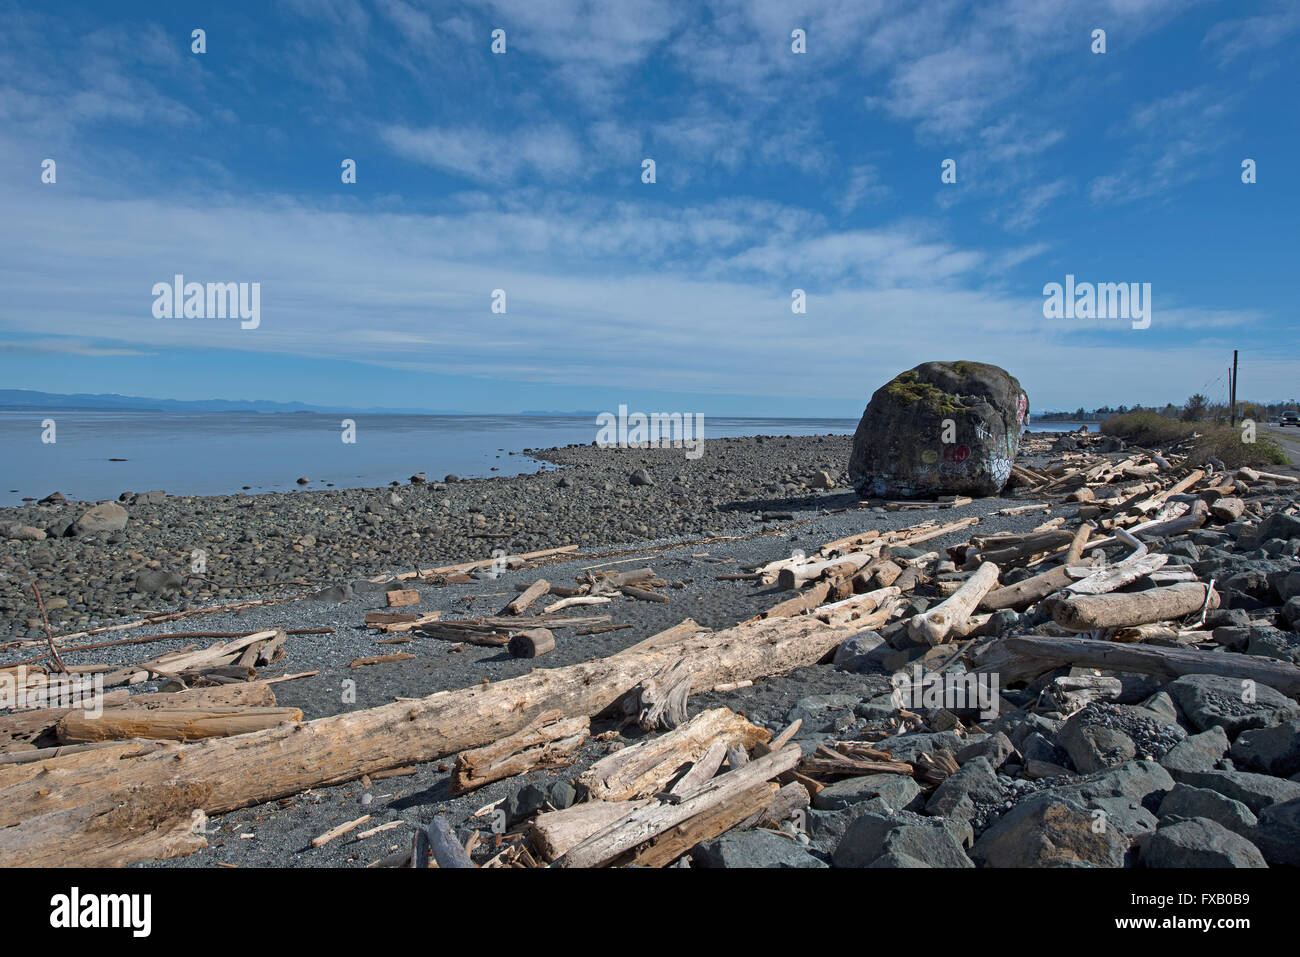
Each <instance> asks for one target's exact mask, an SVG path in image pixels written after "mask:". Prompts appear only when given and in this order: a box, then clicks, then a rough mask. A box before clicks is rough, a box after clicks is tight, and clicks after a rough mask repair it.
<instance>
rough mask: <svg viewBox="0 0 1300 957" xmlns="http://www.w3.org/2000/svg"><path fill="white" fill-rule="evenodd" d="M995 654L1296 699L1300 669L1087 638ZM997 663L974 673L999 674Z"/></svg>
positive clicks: (1031, 643)
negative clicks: (1262, 688) (1224, 682)
mask: <svg viewBox="0 0 1300 957" xmlns="http://www.w3.org/2000/svg"><path fill="white" fill-rule="evenodd" d="M997 652H998V653H999V655H1000V656H1001V657H1004V658H1008V657H1009V658H1029V659H1035V660H1037V661H1038V662H1039V663H1040V666H1041V669H1042V670H1043V671H1048V670H1051V669H1052V668H1055V667H1058V666H1060V665H1065V664H1069V665H1078V666H1080V667H1083V668H1103V669H1106V670H1110V671H1120V672H1124V671H1130V672H1136V673H1138V674H1149V675H1157V676H1160V677H1165V678H1177V677H1178V676H1179V675H1224V676H1226V677H1229V678H1243V679H1249V680H1251V681H1255V682H1258V683H1259V684H1265V685H1268V686H1269V687H1270V688H1274V689H1276V690H1277V691H1280V692H1282V693H1283V694H1285V695H1289V696H1290V697H1292V698H1296V697H1298V696H1300V667H1297V666H1296V665H1293V664H1291V663H1290V662H1287V661H1276V660H1274V659H1271V658H1263V657H1260V656H1258V655H1241V654H1234V653H1232V652H1223V651H1201V650H1199V649H1196V648H1172V647H1165V646H1162V645H1134V644H1126V643H1121V642H1114V641H1095V640H1093V639H1091V638H1032V637H1028V636H1025V637H1017V638H1003V639H1002V640H1001V641H1000V642H998V648H997ZM999 668H1000V665H999V664H998V663H989V664H984V665H981V666H980V668H979V670H980V671H985V670H993V671H996V670H999Z"/></svg>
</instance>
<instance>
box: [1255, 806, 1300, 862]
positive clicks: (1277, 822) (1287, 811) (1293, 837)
mask: <svg viewBox="0 0 1300 957" xmlns="http://www.w3.org/2000/svg"><path fill="white" fill-rule="evenodd" d="M1254 838H1255V845H1256V846H1257V847H1258V848H1259V849H1260V850H1261V851H1262V852H1263V853H1264V860H1266V861H1268V862H1269V863H1270V864H1279V865H1286V866H1287V867H1300V798H1293V799H1292V800H1290V801H1284V802H1282V803H1281V804H1274V805H1273V806H1272V807H1266V808H1264V810H1263V811H1261V812H1260V814H1259V825H1258V826H1257V827H1256V828H1255V834H1254Z"/></svg>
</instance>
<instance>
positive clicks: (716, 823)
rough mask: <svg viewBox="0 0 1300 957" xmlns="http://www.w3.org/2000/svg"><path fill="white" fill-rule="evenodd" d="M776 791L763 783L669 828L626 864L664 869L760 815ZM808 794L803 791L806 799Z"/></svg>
mask: <svg viewBox="0 0 1300 957" xmlns="http://www.w3.org/2000/svg"><path fill="white" fill-rule="evenodd" d="M796 786H797V785H796ZM779 791H780V786H779V785H776V784H772V783H771V782H768V781H762V782H760V783H759V784H757V785H755V786H754V787H752V788H750V789H749V790H748V791H742V792H741V793H740V794H737V795H736V796H735V797H733V798H731V799H730V800H728V801H724V802H722V803H720V804H718V805H716V806H714V807H711V808H709V809H707V810H705V811H704V812H702V813H700V814H697V815H695V816H694V817H692V818H689V819H687V820H685V821H683V822H682V823H681V824H678V825H676V826H674V827H670V828H668V829H667V830H666V831H664V832H663V833H661V834H659V835H658V836H657V837H655V838H653V839H652V840H651V841H649V842H647V843H646V844H644V845H642V846H641V847H640V848H638V849H637V850H636V852H635V853H633V854H632V855H631V856H630V858H629V859H628V860H627V861H626V862H625V863H626V864H628V865H629V866H634V867H666V866H667V865H669V864H671V863H672V862H673V861H675V860H677V858H679V857H681V856H682V855H683V854H685V853H686V852H687V851H689V850H690V849H691V848H693V847H694V846H695V845H696V844H699V843H700V842H701V841H708V840H711V839H713V838H715V837H717V836H718V835H719V834H724V833H726V832H727V831H729V830H731V829H732V828H733V827H737V826H738V825H741V824H743V823H744V822H745V821H746V820H747V819H749V818H751V817H755V816H758V815H762V814H763V812H764V811H765V810H767V808H768V807H770V806H771V805H772V803H773V802H774V801H775V800H776V798H777V794H778V793H779ZM807 794H808V792H807V791H804V796H805V797H807Z"/></svg>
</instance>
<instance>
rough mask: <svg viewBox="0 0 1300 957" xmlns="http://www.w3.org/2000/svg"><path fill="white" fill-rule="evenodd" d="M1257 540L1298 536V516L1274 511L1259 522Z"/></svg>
mask: <svg viewBox="0 0 1300 957" xmlns="http://www.w3.org/2000/svg"><path fill="white" fill-rule="evenodd" d="M1258 536H1259V540H1260V541H1261V542H1263V541H1267V540H1268V539H1270V538H1287V539H1290V538H1300V517H1297V516H1295V515H1286V514H1284V513H1282V512H1274V513H1273V514H1272V515H1270V516H1268V517H1267V518H1266V519H1264V521H1262V522H1260V523H1259V530H1258Z"/></svg>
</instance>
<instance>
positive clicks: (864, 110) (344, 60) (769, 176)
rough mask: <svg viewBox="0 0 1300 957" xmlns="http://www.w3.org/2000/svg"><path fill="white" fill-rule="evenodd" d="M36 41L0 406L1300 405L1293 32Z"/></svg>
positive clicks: (570, 11) (81, 29)
mask: <svg viewBox="0 0 1300 957" xmlns="http://www.w3.org/2000/svg"><path fill="white" fill-rule="evenodd" d="M30 6H31V5H29V4H8V3H5V2H3V0H0V173H2V175H0V220H2V221H3V223H4V226H3V229H2V230H0V386H2V387H5V388H29V389H40V390H44V391H50V392H119V393H127V394H137V395H145V396H156V397H166V398H180V399H198V398H231V399H241V398H242V399H272V400H280V401H302V402H308V403H315V404H327V405H332V406H333V405H352V404H355V405H356V406H357V407H358V408H364V407H368V406H387V407H412V408H436V409H464V410H467V411H502V412H510V411H517V410H520V409H573V408H581V409H614V408H616V407H617V406H618V405H619V404H620V403H623V404H628V405H629V406H630V407H632V408H644V409H676V410H682V411H702V412H705V413H710V414H746V413H750V414H767V415H779V414H787V415H846V416H855V415H857V414H859V413H860V412H861V410H862V407H863V406H864V404H865V403H866V401H867V399H868V398H869V397H870V395H871V393H872V392H873V391H874V390H875V389H876V388H877V387H879V386H880V385H881V384H882V383H883V382H885V381H886V380H887V379H888V378H889V377H891V376H892V375H894V374H895V373H897V372H899V371H901V370H903V369H906V368H909V367H911V366H912V365H915V364H916V363H918V362H922V361H926V360H929V359H976V360H982V361H987V362H995V363H998V364H1001V365H1003V366H1005V367H1006V368H1008V369H1009V370H1010V371H1012V372H1013V373H1014V374H1015V375H1017V376H1018V377H1019V378H1020V380H1021V382H1022V383H1023V384H1024V385H1025V387H1026V390H1027V391H1028V393H1029V396H1030V400H1031V403H1032V404H1033V405H1034V407H1036V408H1040V409H1042V408H1074V407H1075V406H1078V405H1084V406H1090V407H1091V406H1094V405H1100V404H1112V405H1114V404H1119V403H1134V402H1145V403H1163V402H1165V401H1168V400H1173V401H1182V400H1183V399H1185V398H1186V397H1187V396H1188V395H1189V394H1191V393H1192V392H1194V391H1198V390H1204V389H1206V388H1207V387H1212V391H1213V392H1214V395H1213V396H1212V397H1215V398H1217V397H1219V395H1221V394H1223V393H1224V391H1225V388H1226V387H1225V385H1224V382H1225V380H1226V377H1225V375H1224V373H1225V370H1226V368H1227V366H1228V365H1229V363H1230V361H1231V354H1232V350H1233V349H1234V348H1238V349H1240V350H1241V363H1242V365H1241V388H1240V392H1241V394H1242V395H1243V396H1246V397H1250V398H1258V399H1265V400H1274V399H1290V398H1293V397H1294V396H1296V395H1297V393H1300V388H1298V387H1297V385H1296V379H1297V375H1296V373H1297V370H1298V369H1300V361H1298V360H1300V350H1298V349H1297V347H1296V344H1295V330H1296V315H1295V295H1294V291H1293V286H1294V278H1293V277H1294V275H1295V272H1296V258H1297V256H1296V254H1297V246H1298V244H1297V234H1298V228H1297V222H1300V217H1298V214H1300V203H1298V202H1297V199H1298V198H1300V185H1298V182H1300V169H1298V168H1297V165H1296V164H1297V162H1298V160H1297V157H1300V135H1298V134H1297V129H1296V107H1295V104H1296V103H1297V102H1298V101H1300V83H1298V82H1297V80H1298V77H1300V69H1297V66H1296V62H1297V61H1296V58H1295V56H1294V53H1293V51H1294V48H1295V45H1296V43H1297V42H1300V6H1297V5H1296V4H1295V3H1293V2H1289V0H1287V2H1258V3H1246V2H1232V3H1214V2H1199V3H1198V2H1189V0H1104V2H1093V3H1076V2H1070V0H1002V2H982V3H962V2H956V0H935V2H928V0H927V2H919V3H906V4H903V3H897V2H892V0H890V2H871V0H817V2H806V3H795V2H788V3H785V2H782V3H778V2H770V0H709V2H700V3H678V2H667V0H618V2H617V3H614V2H610V3H591V2H582V0H526V2H517V3H516V2H509V3H507V2H497V0H481V2H464V3H434V2H420V0H366V2H363V0H319V2H314V0H257V2H239V0H231V2H227V3H221V4H198V3H194V4H191V3H185V2H169V3H141V2H134V3H133V2H118V3H113V4H105V3H101V2H93V3H84V4H82V3H72V2H54V3H50V4H47V5H45V6H43V7H42V8H41V9H39V10H37V9H29V7H30ZM195 28H201V29H203V30H205V31H206V43H207V52H205V53H202V54H195V53H193V52H191V31H192V30H194V29H195ZM1098 28H1100V29H1104V30H1105V31H1106V52H1105V53H1104V54H1096V53H1093V52H1091V46H1092V43H1093V41H1092V37H1091V34H1092V31H1093V30H1094V29H1098ZM494 29H502V30H504V31H505V36H506V52H505V53H504V54H500V55H497V54H493V53H492V52H491V49H490V45H491V42H492V37H491V34H492V31H493V30H494ZM794 29H802V30H804V31H805V32H806V37H807V40H806V44H807V52H806V53H804V54H795V53H793V52H792V50H791V31H792V30H794ZM47 158H50V159H54V160H55V161H56V164H57V167H56V169H57V181H56V182H55V183H53V184H50V183H43V182H42V181H41V163H42V161H43V160H45V159H47ZM345 158H350V159H353V160H355V161H356V163H357V182H356V183H355V184H344V183H342V182H341V179H340V164H341V162H342V161H343V160H344V159H345ZM645 158H652V159H654V161H655V163H656V176H657V182H655V183H653V184H646V183H643V182H642V181H641V173H642V161H643V160H644V159H645ZM1245 158H1251V159H1254V160H1255V161H1256V163H1257V171H1258V172H1257V175H1258V182H1256V183H1254V184H1250V185H1247V184H1243V183H1242V181H1241V163H1242V160H1243V159H1245ZM945 159H953V160H955V161H956V164H957V167H956V168H957V182H956V183H955V184H944V183H942V182H941V181H940V172H941V164H942V163H943V161H944V160H945ZM176 273H182V274H184V275H185V277H186V279H187V280H190V281H199V282H259V283H261V323H260V325H259V326H258V328H256V329H241V328H240V326H239V323H238V322H231V321H222V320H189V321H184V320H167V319H156V318H154V316H153V313H152V305H153V295H152V292H151V290H152V287H153V285H154V284H155V283H157V282H169V281H171V278H172V276H173V275H174V274H176ZM1067 273H1070V274H1074V275H1075V276H1076V277H1077V278H1078V280H1079V281H1093V282H1148V283H1150V284H1151V295H1152V302H1153V309H1152V322H1151V326H1150V328H1148V329H1133V328H1131V326H1130V324H1129V323H1128V322H1125V321H1123V320H1115V319H1110V320H1091V321H1090V320H1060V319H1058V320H1049V319H1046V318H1044V316H1043V309H1042V304H1043V292H1042V290H1043V286H1044V285H1045V284H1046V283H1049V282H1063V281H1064V278H1065V276H1066V274H1067ZM796 288H798V289H803V290H805V292H806V295H807V312H806V314H802V315H796V314H793V313H792V312H791V309H790V302H791V291H792V290H793V289H796ZM494 289H504V290H505V291H506V296H507V312H506V314H505V315H499V314H493V313H492V311H491V308H490V306H491V295H492V291H493V290H494Z"/></svg>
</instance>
